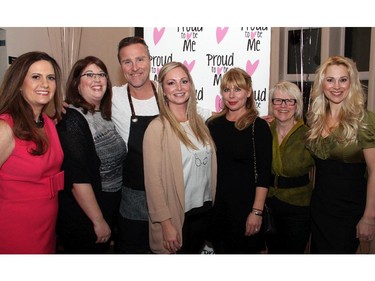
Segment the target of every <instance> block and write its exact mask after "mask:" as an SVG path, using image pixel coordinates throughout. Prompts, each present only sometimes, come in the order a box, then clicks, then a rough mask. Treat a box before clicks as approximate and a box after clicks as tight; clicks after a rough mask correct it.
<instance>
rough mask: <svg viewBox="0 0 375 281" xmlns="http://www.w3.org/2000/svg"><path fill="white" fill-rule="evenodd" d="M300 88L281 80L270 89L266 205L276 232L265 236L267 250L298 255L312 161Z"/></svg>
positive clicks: (305, 234)
mask: <svg viewBox="0 0 375 281" xmlns="http://www.w3.org/2000/svg"><path fill="white" fill-rule="evenodd" d="M302 111H303V100H302V93H301V91H300V89H299V88H298V87H297V86H296V85H295V84H293V83H291V82H288V81H281V82H279V83H278V84H276V85H275V86H274V87H273V88H272V89H271V90H270V114H271V115H273V117H274V120H273V121H272V122H271V124H270V127H271V132H272V136H273V144H272V179H271V186H270V188H269V191H268V198H267V204H268V206H269V207H271V208H272V209H273V212H274V217H275V224H276V227H277V230H278V232H277V233H276V234H273V235H270V236H267V237H266V242H267V248H268V253H271V254H302V253H304V252H305V249H306V245H307V243H308V240H309V237H310V224H311V220H310V208H309V206H310V198H311V192H312V187H313V185H312V181H311V180H310V172H311V170H312V168H313V166H314V160H313V158H312V156H311V154H310V152H309V151H308V150H307V149H306V147H305V139H304V136H305V134H306V132H307V130H308V128H307V126H306V125H305V124H304V122H303V119H302Z"/></svg>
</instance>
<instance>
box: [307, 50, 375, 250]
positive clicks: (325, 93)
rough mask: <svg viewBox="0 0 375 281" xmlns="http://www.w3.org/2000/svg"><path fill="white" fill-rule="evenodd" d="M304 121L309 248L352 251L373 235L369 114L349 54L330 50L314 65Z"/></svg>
mask: <svg viewBox="0 0 375 281" xmlns="http://www.w3.org/2000/svg"><path fill="white" fill-rule="evenodd" d="M307 124H308V125H309V127H310V130H309V132H308V135H307V146H308V148H309V150H310V151H311V152H312V154H313V155H314V159H315V165H316V177H315V187H314V190H313V194H312V198H311V215H312V229H311V252H312V253H317V254H353V253H356V251H357V248H358V245H359V243H360V241H363V242H366V243H369V242H371V241H373V239H374V236H375V114H374V113H373V112H371V111H369V110H367V109H366V106H365V94H364V90H363V87H362V85H361V82H360V80H359V74H358V69H357V67H356V64H355V62H354V61H353V60H351V59H349V58H346V57H342V56H333V57H329V58H328V59H327V60H326V61H325V62H323V63H322V64H321V66H320V67H319V68H318V69H317V71H316V77H315V81H314V85H313V88H312V92H311V104H310V108H309V111H308V115H307Z"/></svg>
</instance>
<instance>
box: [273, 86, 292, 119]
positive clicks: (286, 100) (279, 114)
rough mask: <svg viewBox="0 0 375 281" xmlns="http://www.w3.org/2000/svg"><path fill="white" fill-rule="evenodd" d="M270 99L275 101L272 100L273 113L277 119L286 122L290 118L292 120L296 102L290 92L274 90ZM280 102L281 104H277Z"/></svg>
mask: <svg viewBox="0 0 375 281" xmlns="http://www.w3.org/2000/svg"><path fill="white" fill-rule="evenodd" d="M272 100H274V101H275V102H272V111H273V115H274V116H275V118H276V119H277V120H278V121H280V122H286V121H290V120H292V119H293V120H294V114H295V113H296V107H297V104H296V103H295V99H294V97H293V96H292V95H291V94H289V93H286V92H283V91H280V90H276V91H275V93H274V94H273V97H272ZM280 102H281V104H279V103H280ZM293 102H294V104H293ZM275 103H276V104H275Z"/></svg>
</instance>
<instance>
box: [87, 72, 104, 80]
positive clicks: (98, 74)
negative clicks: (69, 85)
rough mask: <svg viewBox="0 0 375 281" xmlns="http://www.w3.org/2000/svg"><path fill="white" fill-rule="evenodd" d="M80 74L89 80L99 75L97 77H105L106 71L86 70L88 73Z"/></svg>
mask: <svg viewBox="0 0 375 281" xmlns="http://www.w3.org/2000/svg"><path fill="white" fill-rule="evenodd" d="M82 76H86V77H87V79H89V80H94V79H96V77H99V79H107V73H104V72H100V73H93V72H88V73H84V74H82V75H81V77H82Z"/></svg>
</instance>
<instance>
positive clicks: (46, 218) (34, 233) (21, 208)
mask: <svg viewBox="0 0 375 281" xmlns="http://www.w3.org/2000/svg"><path fill="white" fill-rule="evenodd" d="M61 101H62V91H61V71H60V68H59V66H58V64H57V63H56V61H55V60H54V59H53V58H51V57H50V56H49V55H47V54H45V53H41V52H30V53H26V54H23V55H21V56H20V57H18V58H17V59H16V60H15V61H14V62H13V63H12V64H11V66H10V67H9V69H8V70H7V72H6V74H5V76H4V79H3V82H2V85H1V88H0V253H6V254H10V253H19V254H36V253H39V254H45V253H54V252H55V251H56V234H55V225H56V218H57V209H58V201H57V194H58V190H60V189H62V188H63V186H64V182H63V178H64V176H63V172H61V171H60V170H61V164H62V160H63V151H62V149H61V146H60V141H59V138H58V135H57V132H56V127H55V123H54V121H53V120H52V119H51V118H53V119H55V120H60V116H61ZM51 106H52V110H53V109H54V114H53V116H51V118H50V117H49V116H48V115H47V114H46V113H45V111H46V109H47V107H50V109H51Z"/></svg>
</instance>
